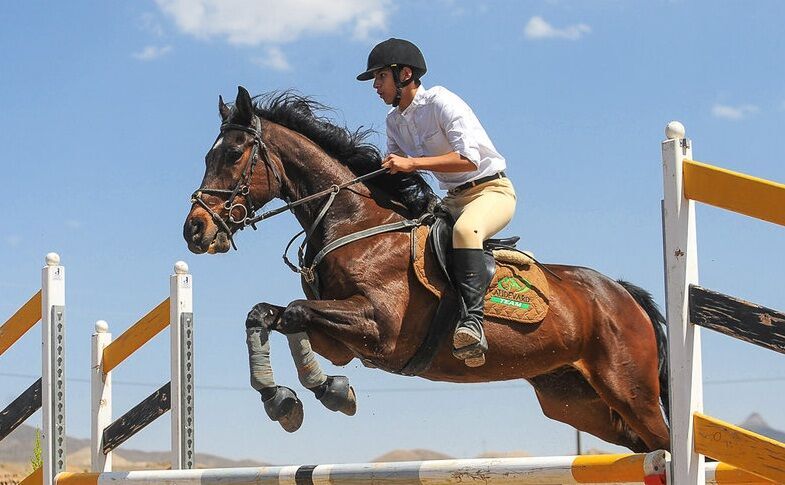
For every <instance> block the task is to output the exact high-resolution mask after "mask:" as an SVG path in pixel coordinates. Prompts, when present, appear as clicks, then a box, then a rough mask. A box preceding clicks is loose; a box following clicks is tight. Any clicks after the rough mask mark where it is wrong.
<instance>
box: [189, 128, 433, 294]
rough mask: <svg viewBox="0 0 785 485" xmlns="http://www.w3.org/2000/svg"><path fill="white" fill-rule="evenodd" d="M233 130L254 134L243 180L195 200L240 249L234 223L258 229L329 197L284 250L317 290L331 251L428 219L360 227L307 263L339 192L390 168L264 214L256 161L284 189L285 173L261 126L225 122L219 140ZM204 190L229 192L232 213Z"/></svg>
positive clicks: (198, 195)
mask: <svg viewBox="0 0 785 485" xmlns="http://www.w3.org/2000/svg"><path fill="white" fill-rule="evenodd" d="M229 130H240V131H244V132H246V133H249V134H251V135H253V138H254V144H253V148H252V151H251V156H250V160H249V162H248V165H246V167H245V169H244V170H243V174H242V176H241V177H240V180H238V181H237V184H236V185H235V186H234V189H231V190H229V189H217V188H211V187H200V188H199V189H197V190H196V191H195V192H194V193H193V194H192V195H191V203H194V204H199V206H200V207H202V208H203V209H204V210H206V211H207V212H208V213H209V214H210V217H212V218H213V220H214V221H215V223H216V224H218V225H219V226H220V227H221V228H222V229H223V230H224V231H225V232H226V235H227V237H228V238H229V242H230V243H231V244H232V248H234V249H235V250H237V245H236V244H235V242H234V238H233V237H232V231H231V229H230V227H229V224H230V223H231V224H234V225H237V226H240V227H239V229H238V230H240V231H242V230H243V229H245V228H246V227H248V226H251V227H252V228H253V229H254V230H256V224H257V223H258V222H261V221H263V220H265V219H269V218H271V217H273V216H277V215H278V214H281V213H283V212H286V211H291V210H292V209H294V208H295V207H298V206H301V205H303V204H307V203H308V202H311V201H314V200H318V199H321V198H324V197H328V199H327V202H325V204H324V205H323V206H322V208H321V209H320V210H319V213H318V215H317V216H316V219H314V222H313V223H312V224H311V226H310V227H309V228H308V229H307V230H306V229H303V230H302V231H300V232H298V233H297V234H295V235H294V237H292V239H291V240H290V241H289V243H288V244H287V245H286V249H285V250H284V253H283V260H284V263H286V265H287V266H288V267H289V269H291V270H292V271H293V272H295V273H300V274H301V275H302V276H303V278H304V279H305V281H306V282H308V284H309V285H310V286H311V289H312V290H314V291H315V293H317V294H318V289H317V288H315V285H314V281H315V279H316V276H315V269H316V265H318V264H319V262H320V261H321V260H322V259H324V257H325V256H326V255H327V254H328V253H329V252H331V251H333V250H334V249H337V248H339V247H341V246H344V245H346V244H349V243H351V242H354V241H356V240H358V239H363V238H366V237H368V236H372V235H375V234H381V233H385V232H392V231H397V230H400V229H403V228H407V227H413V226H416V225H420V224H422V223H423V222H424V219H423V218H422V217H421V218H420V219H417V220H409V219H405V220H403V221H400V222H395V223H392V224H384V225H381V226H376V227H372V228H370V229H365V230H362V231H357V232H355V233H352V234H349V235H347V236H344V237H341V238H338V239H336V240H335V241H333V242H331V243H330V244H328V245H327V246H325V247H324V249H322V250H321V251H319V253H318V254H317V255H316V256H315V257H314V260H313V261H312V262H311V264H310V265H306V264H305V248H306V246H307V245H308V241H310V239H311V236H312V235H313V233H314V231H315V230H316V228H317V227H319V224H320V223H321V222H322V219H324V216H325V215H326V214H327V211H328V210H329V209H330V207H331V206H332V204H333V202H334V201H335V197H336V196H337V195H338V193H339V192H340V191H341V190H343V189H345V188H346V187H349V186H352V185H355V184H358V183H360V182H364V181H366V180H368V179H371V178H374V177H377V176H379V175H382V174H384V173H386V172H387V171H388V170H389V169H387V168H380V169H378V170H374V171H373V172H370V173H367V174H365V175H361V176H359V177H356V178H353V179H352V180H349V181H347V182H344V183H342V184H333V185H332V186H330V188H328V189H325V190H322V191H320V192H317V193H315V194H311V195H308V196H305V197H303V198H301V199H298V200H295V201H292V202H289V201H288V200H287V199H286V198H284V200H286V204H285V205H283V206H281V207H278V208H276V209H273V210H270V211H267V212H263V213H262V214H260V215H256V211H257V210H259V209H261V207H256V206H255V204H254V202H253V199H252V198H251V178H252V176H253V171H254V168H255V167H256V164H257V163H258V161H259V159H260V158H261V160H262V161H263V162H264V164H265V165H266V166H267V168H268V169H269V170H270V171H271V172H272V173H273V175H274V176H275V179H276V181H277V182H278V186H279V188H280V189H281V190H283V178H282V177H281V174H280V173H279V172H278V169H277V168H276V166H275V164H273V163H272V161H271V160H270V155H269V153H268V151H267V145H265V143H264V142H263V141H262V134H261V131H260V130H258V129H256V128H252V127H248V126H243V125H237V124H233V123H224V124H222V125H221V132H220V134H219V135H218V137H216V141H218V138H220V136H221V135H223V134H224V133H225V132H226V131H229ZM202 194H209V195H228V197H227V199H226V202H224V204H223V208H224V210H226V211H227V214H228V215H227V217H226V218H223V217H221V216H220V215H219V214H218V213H217V212H215V211H214V210H213V209H212V208H211V207H210V206H209V205H208V204H207V203H206V202H205V201H204V199H202ZM238 195H242V196H244V197H245V201H244V202H243V203H236V202H235V199H236V198H237V196H238ZM237 208H241V209H242V214H243V215H242V217H234V214H233V212H234V211H235V209H237ZM302 234H305V239H303V242H302V244H300V247H299V248H298V250H297V259H298V264H299V267H298V266H295V265H294V264H293V263H292V262H291V261H289V258H288V257H287V253H288V252H289V248H290V247H291V245H292V243H293V242H294V241H295V240H296V239H297V238H298V237H300V236H301V235H302Z"/></svg>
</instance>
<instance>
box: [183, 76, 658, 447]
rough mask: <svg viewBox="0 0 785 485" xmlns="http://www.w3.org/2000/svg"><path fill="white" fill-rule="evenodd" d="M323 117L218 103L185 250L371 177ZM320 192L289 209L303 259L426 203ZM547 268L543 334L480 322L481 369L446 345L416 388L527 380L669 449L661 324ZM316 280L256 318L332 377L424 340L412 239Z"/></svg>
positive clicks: (367, 190)
mask: <svg viewBox="0 0 785 485" xmlns="http://www.w3.org/2000/svg"><path fill="white" fill-rule="evenodd" d="M320 107H321V106H320V105H318V104H317V103H314V102H313V101H311V100H309V99H307V98H303V97H300V96H296V95H293V94H291V93H283V94H280V95H277V96H272V97H267V98H265V99H263V100H260V101H257V102H256V103H255V104H254V103H253V102H252V100H251V97H250V96H249V95H248V93H247V91H246V90H245V89H243V88H240V89H239V91H238V95H237V98H236V100H235V103H234V105H233V106H227V105H225V104H224V103H223V101H222V100H220V98H219V111H220V114H221V118H222V121H223V123H222V128H221V134H220V135H219V138H218V140H217V141H216V143H215V144H214V145H213V147H212V149H211V150H210V151H209V153H208V154H207V156H206V165H207V168H206V171H205V175H204V179H203V181H202V187H201V189H200V190H199V191H197V193H196V194H195V198H194V204H193V206H192V208H191V211H190V213H189V214H188V217H187V219H186V221H185V226H184V231H183V232H184V237H185V240H186V241H187V243H188V247H189V249H190V250H191V251H193V252H194V253H205V252H208V253H220V252H226V251H228V250H229V248H230V244H233V240H232V235H233V233H234V232H235V231H237V230H238V229H242V228H243V227H244V226H246V225H248V224H250V223H253V222H256V221H255V220H254V219H253V215H254V213H255V211H256V210H257V209H258V208H259V205H260V204H264V203H266V202H268V201H270V200H272V199H274V198H279V199H283V200H285V201H287V202H291V201H295V200H299V199H302V198H304V197H307V196H309V195H313V194H315V193H318V192H320V191H323V190H325V189H330V187H335V186H340V185H341V184H345V183H347V182H349V181H351V180H352V179H355V178H356V177H358V176H360V175H363V174H367V173H369V172H372V171H374V170H376V169H378V168H379V167H380V155H379V152H378V151H377V150H376V149H375V148H374V147H372V146H370V145H368V144H365V143H364V142H363V140H364V137H365V135H366V133H365V132H360V131H358V132H349V131H347V130H346V129H344V128H341V127H337V126H335V125H333V124H331V123H330V122H329V121H328V120H326V119H324V118H321V117H318V116H316V115H315V111H314V110H315V109H317V108H320ZM327 192H328V193H329V194H331V196H334V203H333V204H332V205H327V204H325V200H326V197H318V198H316V199H313V200H311V199H307V202H306V203H304V204H302V205H298V206H296V207H292V208H291V211H292V212H293V213H294V215H295V217H296V218H297V220H298V221H299V223H300V224H301V226H302V227H303V228H305V229H307V230H308V233H310V234H309V238H308V244H307V251H306V252H305V254H304V257H303V259H304V260H305V261H311V260H312V259H311V258H313V256H314V254H315V253H317V252H318V251H320V250H321V249H322V248H324V247H325V245H327V244H328V243H330V242H331V241H334V240H336V239H337V238H339V237H342V236H345V235H347V234H350V233H353V232H355V231H358V230H361V229H367V228H371V227H375V226H379V225H382V224H389V223H393V222H396V221H401V220H404V219H407V218H416V217H417V216H418V215H419V212H420V211H422V210H424V209H425V206H426V205H427V203H428V198H429V194H431V195H432V193H430V189H428V187H427V184H426V183H425V182H424V181H423V179H422V178H421V177H420V176H419V175H418V174H408V175H401V174H397V175H394V176H393V175H389V174H382V175H379V176H378V177H374V178H372V179H368V180H365V181H363V182H361V183H357V184H355V185H352V186H350V187H347V188H343V189H342V190H337V189H336V188H334V189H333V190H332V191H331V190H327ZM325 207H326V209H325V210H324V211H322V209H323V208H325ZM322 212H323V214H322ZM320 215H322V216H323V217H322V218H321V219H319V217H320ZM256 219H259V218H256ZM315 221H317V222H318V224H316V225H314V222H315ZM547 268H548V269H549V270H550V272H551V273H552V275H548V280H549V285H550V288H551V298H550V310H549V312H548V314H547V316H546V318H545V319H544V320H543V321H542V322H540V323H539V324H536V325H527V326H524V325H511V324H508V323H505V322H504V321H500V320H494V319H492V318H488V319H487V320H486V322H485V329H486V334H487V338H488V345H489V350H488V352H487V363H486V364H485V365H484V366H482V367H478V368H469V367H466V366H465V365H464V364H463V362H462V361H460V360H457V359H456V358H454V357H453V356H452V353H451V349H450V342H449V339H447V340H448V342H445V343H443V345H441V346H440V348H439V350H438V353H437V354H436V356H435V357H434V359H433V361H432V363H431V365H430V367H429V368H427V369H426V370H425V371H423V372H422V373H421V374H420V376H421V377H424V378H426V379H431V380H438V381H450V382H467V383H468V382H489V381H501V380H510V379H526V380H527V381H529V382H530V383H531V384H532V386H534V389H535V391H536V394H537V397H538V399H539V402H540V404H541V406H542V409H543V411H544V413H545V414H546V415H547V416H548V417H550V418H553V419H556V420H559V421H562V422H564V423H567V424H570V425H572V426H574V427H576V428H577V429H579V430H582V431H585V432H588V433H591V434H593V435H595V436H597V437H599V438H601V439H604V440H606V441H609V442H611V443H616V444H619V445H622V446H626V447H628V448H630V449H632V450H634V451H649V450H654V449H669V439H670V438H669V430H668V426H667V424H666V421H665V418H664V416H663V412H662V408H661V407H660V401H661V398H662V406H663V408H664V409H665V414H666V415H667V408H668V396H667V376H666V371H665V369H666V366H665V364H664V362H663V361H664V358H665V350H664V349H665V342H664V339H665V335H664V330H663V328H662V327H661V325H662V324H663V323H664V322H663V318H662V316H661V315H660V313H659V311H658V310H657V309H656V306H655V304H654V303H653V301H652V299H651V296H650V295H649V294H648V293H647V292H646V291H644V290H642V289H640V288H638V287H636V286H634V285H631V284H629V283H625V282H617V281H614V280H612V279H610V278H608V277H606V276H603V275H602V274H599V273H598V272H596V271H594V270H591V269H588V268H582V267H573V266H564V265H547ZM315 272H316V276H317V277H318V280H317V281H320V282H321V284H320V286H319V287H318V291H319V293H320V294H319V297H320V298H319V299H315V298H314V291H312V290H311V287H310V286H308V285H305V284H304V285H303V286H304V289H305V291H306V294H307V295H308V296H309V298H308V299H302V300H295V301H293V302H291V303H289V304H288V306H286V307H285V308H282V307H274V306H272V305H265V306H262V307H260V308H267V309H278V310H270V313H269V314H270V315H273V313H277V314H276V315H274V318H271V319H266V320H265V319H264V318H262V319H261V320H263V321H264V322H266V323H265V325H267V326H268V327H270V328H273V329H275V330H278V331H279V332H282V333H284V334H289V335H291V334H294V333H298V332H306V333H307V335H308V337H309V338H310V340H311V342H312V344H313V349H314V350H315V351H316V352H318V353H319V354H321V355H322V356H324V357H326V358H327V359H329V360H330V361H331V362H332V363H333V364H335V365H340V366H342V365H346V364H348V363H349V362H350V361H351V360H352V359H354V358H360V359H361V360H362V361H363V363H366V365H371V366H375V367H378V368H381V369H384V370H387V371H391V372H400V370H401V369H402V368H403V367H404V366H405V364H406V363H407V362H408V360H409V359H410V358H411V357H412V355H413V354H414V353H415V352H416V350H417V349H418V347H419V346H420V344H421V342H422V341H423V339H424V338H425V336H426V333H427V329H428V326H429V324H430V322H431V318H432V316H433V314H434V311H435V308H436V304H437V302H436V301H435V298H434V297H433V296H432V295H431V294H430V293H429V292H428V291H427V290H426V289H424V288H423V287H421V285H420V284H418V282H417V280H416V276H415V274H414V271H413V268H412V261H411V257H410V235H409V232H408V231H397V232H390V233H385V234H379V235H374V236H372V237H368V238H365V239H361V240H358V241H356V242H352V243H351V244H347V245H345V246H342V247H340V248H338V249H336V250H334V251H332V252H330V253H329V254H327V255H326V256H325V257H324V259H323V260H321V262H320V263H319V264H318V266H316V268H315ZM553 275H556V276H557V277H554V276H553ZM252 314H253V311H252ZM347 414H351V413H347Z"/></svg>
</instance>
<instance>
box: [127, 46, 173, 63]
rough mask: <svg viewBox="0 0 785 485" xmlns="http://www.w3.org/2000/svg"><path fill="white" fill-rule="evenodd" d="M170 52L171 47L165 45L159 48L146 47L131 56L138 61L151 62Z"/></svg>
mask: <svg viewBox="0 0 785 485" xmlns="http://www.w3.org/2000/svg"><path fill="white" fill-rule="evenodd" d="M171 50H172V46H170V45H165V46H161V47H159V46H156V45H148V46H147V47H145V48H144V49H142V50H140V51H139V52H134V53H133V54H131V55H132V56H133V57H134V59H139V60H140V61H152V60H155V59H158V58H160V57H163V56H165V55H166V54H168V53H169V52H170V51H171Z"/></svg>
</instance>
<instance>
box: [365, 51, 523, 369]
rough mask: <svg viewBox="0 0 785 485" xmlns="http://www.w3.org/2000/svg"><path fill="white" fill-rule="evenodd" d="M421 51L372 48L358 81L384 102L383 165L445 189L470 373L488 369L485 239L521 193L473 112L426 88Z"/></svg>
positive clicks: (459, 337) (458, 352) (460, 330)
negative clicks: (421, 174)
mask: <svg viewBox="0 0 785 485" xmlns="http://www.w3.org/2000/svg"><path fill="white" fill-rule="evenodd" d="M425 72H426V66H425V59H424V58H423V55H422V52H420V49H418V48H417V46H416V45H414V44H413V43H411V42H409V41H407V40H403V39H394V38H393V39H388V40H385V41H384V42H381V43H380V44H378V45H376V47H374V48H373V50H372V51H371V53H370V55H369V56H368V66H367V69H366V70H365V72H363V73H362V74H360V75H359V76H357V80H358V81H368V80H371V79H373V88H374V89H375V90H376V92H377V94H378V95H379V97H381V98H382V100H383V101H384V103H385V104H388V105H392V106H393V108H392V109H391V110H390V111H389V113H388V114H387V151H388V155H387V156H386V157H385V158H384V160H383V161H382V166H384V167H386V168H389V169H390V172H391V173H396V172H413V171H415V170H429V171H431V172H433V175H434V177H436V179H437V180H438V181H439V187H440V188H442V189H446V190H447V196H446V197H445V198H444V199H443V206H444V208H445V209H446V210H447V211H448V212H449V213H450V215H451V216H452V218H453V219H454V220H455V227H454V229H453V236H452V245H453V250H452V254H451V261H452V262H451V264H450V266H451V273H452V277H453V280H454V283H455V285H456V287H457V288H458V291H459V293H460V295H461V297H462V300H463V303H464V305H463V306H462V311H461V318H460V321H459V323H458V326H457V327H456V330H455V333H454V335H453V354H454V355H455V356H456V357H457V358H459V359H461V360H463V361H464V363H465V364H466V365H468V366H470V367H476V366H480V365H483V364H484V363H485V351H486V350H487V349H488V343H487V340H486V338H485V333H484V332H483V315H484V312H483V298H484V296H485V291H486V289H487V287H488V284H490V281H488V280H487V271H486V270H485V259H484V253H483V241H485V240H486V239H488V238H490V237H491V236H493V235H494V234H496V233H497V232H499V231H500V230H501V229H502V228H504V226H506V225H507V224H508V223H509V222H510V220H511V219H512V216H513V214H514V212H515V202H516V195H515V189H514V188H513V185H512V183H511V182H510V179H508V178H507V176H506V175H505V173H504V169H505V168H506V162H505V160H504V157H502V156H501V155H500V154H499V152H498V151H496V148H495V147H494V146H493V143H492V142H491V140H490V138H488V134H487V133H486V132H485V129H484V128H483V127H482V125H481V124H480V122H479V120H478V119H477V116H475V114H474V112H473V111H472V110H471V108H470V107H469V106H468V105H467V104H466V103H465V102H464V101H463V100H462V99H461V98H459V97H458V96H457V95H455V94H453V93H452V92H450V91H448V90H447V89H445V88H443V87H441V86H436V87H433V88H431V89H425V88H424V87H423V86H422V85H421V83H420V78H421V77H422V76H423V75H424V74H425Z"/></svg>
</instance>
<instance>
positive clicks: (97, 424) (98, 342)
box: [90, 320, 112, 472]
mask: <svg viewBox="0 0 785 485" xmlns="http://www.w3.org/2000/svg"><path fill="white" fill-rule="evenodd" d="M110 343H112V334H111V333H109V325H108V324H107V323H106V322H105V321H103V320H99V321H97V322H96V323H95V333H94V334H93V356H92V362H91V368H90V391H91V396H92V399H91V403H92V404H91V407H90V411H91V416H92V420H91V422H90V423H91V424H90V448H91V450H92V457H91V460H90V465H91V466H90V469H91V471H93V472H110V471H112V454H111V453H107V454H104V452H103V435H104V428H106V427H107V426H109V425H110V424H112V373H111V372H108V373H106V374H105V373H104V369H103V365H102V364H103V357H104V349H105V348H106V346H107V345H109V344H110Z"/></svg>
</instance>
